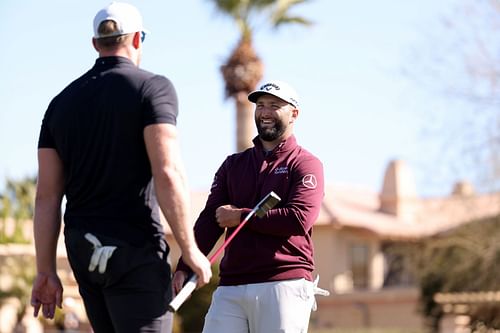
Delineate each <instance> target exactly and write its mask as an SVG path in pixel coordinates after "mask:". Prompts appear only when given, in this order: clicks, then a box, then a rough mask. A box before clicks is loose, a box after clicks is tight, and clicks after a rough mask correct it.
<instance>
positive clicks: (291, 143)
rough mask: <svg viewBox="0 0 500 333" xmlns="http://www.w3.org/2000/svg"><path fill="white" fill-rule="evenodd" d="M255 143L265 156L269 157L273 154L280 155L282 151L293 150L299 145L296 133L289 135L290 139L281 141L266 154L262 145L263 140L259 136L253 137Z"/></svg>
mask: <svg viewBox="0 0 500 333" xmlns="http://www.w3.org/2000/svg"><path fill="white" fill-rule="evenodd" d="M253 144H254V146H255V148H256V149H257V150H258V151H259V152H260V153H261V154H262V156H264V157H265V158H269V157H271V156H276V155H279V154H280V153H282V152H285V151H288V150H292V149H294V148H295V147H297V139H296V138H295V135H293V134H292V135H291V136H289V137H288V139H285V140H283V141H281V142H280V143H279V144H278V145H277V146H276V147H275V148H274V149H273V150H272V151H271V152H270V153H268V154H266V152H265V151H264V147H263V146H262V142H261V141H260V139H259V136H256V137H255V138H254V139H253Z"/></svg>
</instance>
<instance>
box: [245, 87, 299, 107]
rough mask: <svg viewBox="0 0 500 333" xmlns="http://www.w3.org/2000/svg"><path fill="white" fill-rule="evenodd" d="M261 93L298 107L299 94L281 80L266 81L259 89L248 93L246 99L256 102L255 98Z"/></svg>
mask: <svg viewBox="0 0 500 333" xmlns="http://www.w3.org/2000/svg"><path fill="white" fill-rule="evenodd" d="M263 94H269V95H273V96H276V97H278V98H281V99H282V100H284V101H285V102H287V103H290V104H292V105H293V106H295V107H296V108H298V107H299V96H298V95H297V92H296V91H295V89H293V88H292V87H291V86H290V85H288V84H287V83H285V82H283V81H267V82H265V83H264V84H262V85H261V86H260V88H259V89H257V90H254V91H252V92H251V93H250V94H248V100H249V101H250V102H253V103H256V102H257V99H258V98H259V97H260V96H262V95H263Z"/></svg>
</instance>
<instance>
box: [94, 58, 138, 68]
mask: <svg viewBox="0 0 500 333" xmlns="http://www.w3.org/2000/svg"><path fill="white" fill-rule="evenodd" d="M121 64H124V65H132V66H135V65H134V63H133V62H132V60H130V59H128V58H125V57H120V56H111V57H100V58H97V59H96V61H95V67H105V68H107V67H113V66H116V65H121Z"/></svg>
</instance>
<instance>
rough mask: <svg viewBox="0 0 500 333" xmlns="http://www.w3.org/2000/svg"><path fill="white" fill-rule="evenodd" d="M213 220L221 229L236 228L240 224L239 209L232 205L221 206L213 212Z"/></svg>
mask: <svg viewBox="0 0 500 333" xmlns="http://www.w3.org/2000/svg"><path fill="white" fill-rule="evenodd" d="M215 218H216V219H217V223H218V224H219V226H220V227H221V228H232V227H236V226H237V225H238V224H240V222H241V209H239V208H237V207H235V206H233V205H223V206H220V207H219V208H217V209H216V210H215Z"/></svg>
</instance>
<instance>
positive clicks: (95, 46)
mask: <svg viewBox="0 0 500 333" xmlns="http://www.w3.org/2000/svg"><path fill="white" fill-rule="evenodd" d="M92 45H94V49H95V50H96V51H97V52H99V48H98V47H97V41H96V39H95V37H92Z"/></svg>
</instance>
